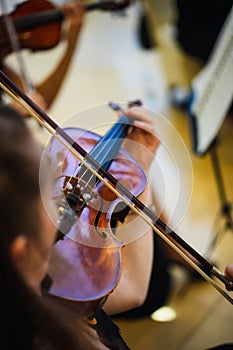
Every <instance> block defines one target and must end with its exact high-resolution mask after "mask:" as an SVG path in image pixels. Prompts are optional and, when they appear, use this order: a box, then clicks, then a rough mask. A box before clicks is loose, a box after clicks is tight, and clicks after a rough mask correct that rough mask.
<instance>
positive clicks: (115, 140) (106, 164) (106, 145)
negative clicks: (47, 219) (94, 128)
mask: <svg viewBox="0 0 233 350" xmlns="http://www.w3.org/2000/svg"><path fill="white" fill-rule="evenodd" d="M131 127H132V121H131V119H130V118H128V117H126V116H125V115H123V116H122V117H121V118H120V119H119V120H118V122H117V123H115V124H114V125H113V127H112V128H111V129H110V130H109V131H108V132H107V133H106V134H105V135H104V136H103V137H102V138H101V139H100V141H99V142H98V143H97V144H96V146H95V147H94V148H93V149H92V150H91V152H90V155H91V156H92V157H93V158H95V159H96V161H97V162H98V163H99V164H101V166H102V167H103V168H104V169H105V170H108V169H109V168H110V166H111V164H112V161H113V160H114V158H115V156H116V154H117V152H118V151H119V149H120V147H121V145H122V142H123V141H124V139H125V137H126V136H127V135H128V133H129V130H130V129H131Z"/></svg>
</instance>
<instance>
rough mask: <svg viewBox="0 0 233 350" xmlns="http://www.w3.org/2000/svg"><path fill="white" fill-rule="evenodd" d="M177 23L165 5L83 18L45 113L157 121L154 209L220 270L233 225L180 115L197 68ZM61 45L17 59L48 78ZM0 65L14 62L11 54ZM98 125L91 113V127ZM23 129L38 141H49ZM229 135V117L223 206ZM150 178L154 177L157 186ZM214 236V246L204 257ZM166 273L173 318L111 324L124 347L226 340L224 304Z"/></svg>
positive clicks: (222, 142)
mask: <svg viewBox="0 0 233 350" xmlns="http://www.w3.org/2000/svg"><path fill="white" fill-rule="evenodd" d="M178 16H179V12H178V8H177V4H176V2H174V1H172V0H163V1H156V0H148V1H143V2H137V1H136V2H134V3H133V4H131V5H130V6H128V7H127V8H126V9H125V10H124V11H122V12H120V13H117V12H115V13H108V12H99V11H94V12H90V13H87V14H86V15H85V19H84V23H83V26H82V30H81V35H80V37H79V39H78V42H77V45H76V49H75V52H74V55H73V58H72V62H71V65H70V67H69V70H68V73H67V74H66V76H65V79H64V81H63V83H62V86H61V89H60V90H59V93H58V95H57V97H56V99H55V101H54V103H53V104H52V106H51V107H50V109H49V111H48V113H49V114H50V115H51V117H53V118H54V119H55V120H56V122H57V123H59V124H61V123H63V122H64V121H65V120H67V119H68V118H70V117H71V116H73V115H74V114H76V113H78V112H80V111H82V110H85V109H88V108H94V107H95V106H99V105H102V104H107V103H108V102H109V101H114V102H117V103H127V102H128V101H130V100H134V99H140V100H142V101H143V104H144V105H145V106H146V107H148V108H150V109H151V110H152V111H153V112H156V114H159V115H161V121H162V122H161V124H162V127H161V128H160V137H161V139H162V146H161V149H160V151H159V152H158V155H157V157H156V161H155V162H154V164H153V165H152V168H151V174H150V175H151V179H150V181H151V188H152V190H153V193H154V195H155V197H156V201H157V204H158V207H159V208H160V210H162V211H163V214H164V215H165V217H166V218H167V220H168V221H169V224H170V226H171V227H172V228H174V229H175V230H176V232H177V233H178V234H179V235H181V237H183V238H184V239H185V240H186V241H187V242H188V243H189V244H190V245H192V246H193V247H194V248H195V249H196V250H197V251H198V252H200V253H201V254H203V255H204V256H206V255H208V258H210V260H211V261H214V263H216V265H217V266H218V267H219V269H220V270H223V269H224V266H225V264H226V263H231V262H233V228H232V227H231V228H228V227H227V225H226V217H225V216H224V214H223V213H222V202H221V200H220V197H219V192H218V191H219V188H218V185H217V181H216V178H215V172H214V168H213V163H212V160H211V157H210V154H209V152H207V154H205V155H204V156H198V155H197V154H195V152H194V151H193V140H192V128H191V124H190V120H189V116H188V114H187V111H186V108H185V107H186V103H187V96H188V94H189V92H190V86H191V82H192V79H193V77H194V76H195V75H196V74H197V73H198V72H199V71H200V70H201V69H202V67H203V66H204V64H205V61H203V59H200V58H198V57H195V56H194V55H191V54H190V53H187V52H185V50H184V48H183V47H182V46H181V44H180V42H178V40H177V25H176V24H177V18H178ZM65 45H66V43H65V42H63V41H61V43H60V44H59V45H58V46H56V47H55V48H53V49H51V50H49V51H46V52H36V53H32V52H28V51H27V50H26V52H25V53H24V54H25V60H26V63H27V66H28V68H29V72H30V75H31V76H32V77H33V81H34V82H35V83H36V84H37V83H39V82H40V81H42V80H43V79H44V77H46V76H47V75H48V74H49V73H50V72H51V70H52V69H53V67H54V66H55V64H56V62H58V61H59V59H60V57H61V56H62V54H63V52H64V50H65ZM7 61H8V62H9V64H14V65H15V63H14V62H15V58H14V56H13V55H9V57H7ZM15 66H16V65H15ZM97 110H98V109H97ZM98 118H99V117H98V115H96V122H98ZM29 123H30V122H29ZM31 124H32V128H33V130H34V132H35V134H36V135H37V136H38V138H39V139H40V140H42V142H45V143H46V142H47V139H48V135H47V134H46V133H45V132H44V131H42V130H40V129H39V128H38V127H37V125H35V124H33V123H31ZM232 136H233V119H232V116H231V117H230V116H229V117H227V118H226V119H225V120H224V123H223V125H222V128H221V130H220V131H219V137H218V140H219V142H218V145H217V152H218V157H219V164H220V167H221V171H222V175H223V183H224V188H225V192H226V197H227V202H229V204H230V205H231V204H232V201H233V182H232V174H233V152H232V149H233V137H232ZM158 167H159V169H158ZM158 173H160V174H162V181H163V184H164V186H162V187H161V179H160V178H158ZM231 213H232V212H231ZM216 234H217V236H216V237H217V241H216V244H215V245H214V247H213V248H211V249H210V251H209V252H208V254H207V251H208V249H209V245H210V242H211V240H212V239H213V237H215V235H216ZM170 273H171V276H172V283H173V288H172V293H171V295H170V297H169V299H168V300H167V302H166V306H169V307H171V308H172V310H173V311H175V313H176V317H175V318H174V319H172V320H164V321H162V322H159V321H154V320H152V318H150V317H143V318H140V319H130V320H126V319H120V318H119V319H117V320H116V322H117V324H118V325H119V327H120V328H121V331H122V334H123V335H124V337H125V339H126V341H127V342H128V344H129V346H130V347H131V348H132V349H133V350H141V349H146V350H154V349H159V350H160V349H169V350H197V349H207V348H210V347H212V346H214V345H217V344H222V343H227V342H233V333H232V323H233V306H232V305H231V304H230V303H229V302H228V301H227V300H225V299H224V297H223V296H222V295H220V294H219V293H218V292H217V291H216V290H215V289H214V288H213V287H212V286H210V285H209V284H208V283H206V282H205V281H203V280H201V279H194V278H191V279H190V276H189V275H188V274H187V272H186V271H183V270H182V269H180V268H179V266H174V268H172V269H171V271H170ZM158 288H160V286H159V285H158Z"/></svg>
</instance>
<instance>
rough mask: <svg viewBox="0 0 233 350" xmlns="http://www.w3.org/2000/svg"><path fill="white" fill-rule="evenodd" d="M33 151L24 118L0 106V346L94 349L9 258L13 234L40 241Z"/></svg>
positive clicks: (78, 327) (60, 308) (63, 311)
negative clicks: (21, 234) (1, 344)
mask: <svg viewBox="0 0 233 350" xmlns="http://www.w3.org/2000/svg"><path fill="white" fill-rule="evenodd" d="M38 150H39V148H38V147H37V145H36V142H35V140H34V139H33V137H32V136H31V133H30V131H29V130H28V128H27V126H26V123H25V122H24V120H23V118H22V117H21V116H20V115H19V114H18V113H17V112H16V111H14V110H13V109H11V108H9V107H6V106H0V223H1V224H0V225H1V228H0V279H1V281H0V310H1V318H2V324H3V325H2V327H1V331H0V333H1V342H2V343H3V344H5V349H14V348H17V349H18V350H27V349H34V348H37V345H36V339H37V340H38V339H39V344H40V343H41V342H42V344H43V349H44V348H45V349H56V350H59V349H67V348H68V349H69V350H71V349H85V350H87V349H94V348H95V346H93V344H92V342H91V341H90V343H89V340H90V339H88V337H87V336H85V335H84V332H83V329H85V326H84V325H83V322H81V321H79V320H78V318H77V315H76V314H75V315H74V314H73V313H72V312H71V311H69V310H68V309H67V308H64V307H63V306H60V305H58V304H57V302H56V301H55V300H53V299H51V298H45V297H42V296H39V295H37V294H36V293H35V292H34V291H33V290H32V289H31V288H29V287H28V286H27V285H26V284H25V283H24V281H23V279H22V278H21V276H20V274H19V273H18V271H17V269H16V268H15V267H14V264H13V261H12V259H11V256H10V245H11V243H12V241H13V239H14V238H15V236H16V235H18V234H20V233H23V234H26V235H28V236H29V237H30V235H33V237H32V238H33V239H39V229H38V227H39V225H38V211H37V210H38V199H39V196H40V188H39V156H38V157H37V156H36V152H37V154H38V155H39V152H38ZM68 319H69V321H68ZM74 327H75V328H74ZM74 329H75V331H74ZM91 344H92V345H91ZM38 348H40V346H39V347H38Z"/></svg>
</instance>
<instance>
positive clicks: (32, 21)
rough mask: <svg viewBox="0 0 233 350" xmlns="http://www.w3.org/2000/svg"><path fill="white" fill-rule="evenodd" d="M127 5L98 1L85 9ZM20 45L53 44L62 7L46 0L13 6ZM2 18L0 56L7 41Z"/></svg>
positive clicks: (8, 49)
mask: <svg viewBox="0 0 233 350" xmlns="http://www.w3.org/2000/svg"><path fill="white" fill-rule="evenodd" d="M128 5H129V2H128V1H124V0H123V1H120V2H116V1H102V2H101V1H100V2H98V3H90V4H88V5H86V6H85V11H86V12H88V11H93V10H103V11H120V10H123V9H124V8H125V7H127V6H128ZM11 18H12V20H13V22H14V25H15V29H16V31H17V34H18V39H19V41H20V44H21V47H22V48H28V49H30V50H32V51H37V50H48V49H50V48H53V47H54V46H56V45H57V44H58V43H59V41H60V38H61V25H62V22H63V21H64V19H65V16H64V13H63V11H62V9H60V8H57V7H56V6H54V5H53V4H52V3H51V2H49V1H47V0H29V1H26V2H25V3H22V4H20V5H18V6H17V8H16V10H15V11H14V12H13V13H12V14H11ZM8 35H9V34H8V33H7V32H6V29H5V25H4V19H3V17H2V18H0V52H1V57H4V56H5V55H7V54H9V53H10V52H11V51H12V48H11V47H10V44H9V42H10V41H9V38H8Z"/></svg>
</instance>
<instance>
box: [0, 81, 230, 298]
mask: <svg viewBox="0 0 233 350" xmlns="http://www.w3.org/2000/svg"><path fill="white" fill-rule="evenodd" d="M0 87H1V88H2V89H3V90H4V91H5V92H7V93H8V94H9V96H11V97H12V98H13V99H15V100H16V101H17V102H18V103H19V104H20V105H21V106H22V107H24V108H25V109H26V110H27V111H28V113H29V114H30V115H31V116H32V117H33V118H35V119H36V120H37V121H38V122H39V123H40V124H41V125H42V126H44V128H45V129H46V130H47V131H49V132H50V133H51V134H52V135H53V136H54V137H55V138H56V139H57V140H58V141H59V142H61V143H62V144H63V145H64V146H65V147H66V148H67V149H69V151H70V152H71V153H72V154H73V155H74V156H76V157H77V158H78V159H79V160H80V162H81V163H82V164H83V165H84V166H85V167H87V168H88V169H89V170H90V171H91V172H93V174H94V175H95V176H96V177H98V178H99V179H100V181H102V182H103V183H104V184H105V185H106V186H107V187H108V188H109V189H110V190H111V191H112V192H113V193H115V194H116V195H117V197H119V198H121V199H122V201H123V202H124V203H125V204H126V205H127V206H129V207H130V208H131V210H132V211H133V212H134V213H135V214H137V215H138V216H139V217H141V218H142V219H143V220H144V221H145V222H146V223H147V224H148V225H149V226H150V227H151V228H152V230H153V231H154V232H155V233H157V234H158V235H159V236H160V237H161V238H162V239H163V240H164V241H165V242H166V243H167V244H168V245H169V246H170V247H171V248H172V249H173V250H174V251H175V252H177V254H179V255H180V256H181V257H182V258H183V259H184V260H185V261H186V262H187V263H188V264H189V265H190V266H191V267H193V268H194V269H195V270H196V271H197V272H198V273H199V274H200V275H201V276H202V277H203V278H204V279H205V280H206V281H207V282H208V283H210V284H211V285H212V286H213V287H214V288H215V289H216V290H217V291H218V292H219V293H220V294H221V295H222V296H223V297H224V298H225V299H226V300H228V301H229V302H230V303H231V304H233V299H232V298H231V297H230V295H228V294H227V293H226V291H225V290H224V289H223V288H222V287H220V286H219V285H218V284H217V283H216V282H215V281H214V280H213V279H212V278H211V277H210V276H208V275H207V273H205V272H204V271H203V270H202V269H201V268H200V267H199V266H198V265H197V264H196V263H195V262H194V261H193V260H192V259H191V258H190V257H189V256H188V255H186V254H185V253H184V252H183V251H182V250H181V249H180V248H179V247H178V246H177V245H176V244H175V243H174V242H172V241H171V240H170V239H169V238H168V237H167V236H166V235H165V234H164V233H163V232H162V231H161V230H160V229H158V227H156V226H155V225H154V224H153V223H152V221H151V219H149V217H148V216H147V215H145V213H143V212H142V210H141V209H139V208H137V207H136V206H135V204H133V203H132V202H131V201H130V200H129V199H128V198H126V196H124V195H122V194H121V193H120V192H119V191H118V190H116V188H115V187H114V186H113V185H112V184H111V183H109V182H108V181H107V180H105V179H104V178H103V177H102V176H101V175H100V174H99V173H98V172H97V171H96V170H95V169H93V168H92V167H91V165H90V164H88V163H87V161H86V160H85V159H82V157H81V155H80V154H79V153H78V152H77V151H76V150H75V149H74V148H70V145H69V144H68V142H67V141H66V140H65V139H64V138H63V137H62V136H61V135H59V134H57V133H56V132H55V131H54V129H53V128H52V127H51V126H50V125H48V124H47V123H46V122H45V121H44V120H42V119H41V117H40V116H38V114H37V113H36V112H35V111H34V110H32V109H31V107H29V106H28V104H27V103H26V102H25V101H23V100H21V99H20V98H18V97H17V96H16V95H15V94H13V93H12V92H11V91H10V90H9V89H8V88H7V87H6V86H5V85H4V84H2V83H1V82H0ZM212 272H213V274H214V275H215V277H217V278H218V279H219V280H220V281H221V282H223V280H224V278H225V276H224V275H223V274H222V273H221V272H220V271H219V270H218V269H217V268H216V267H214V266H213V271H212Z"/></svg>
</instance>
